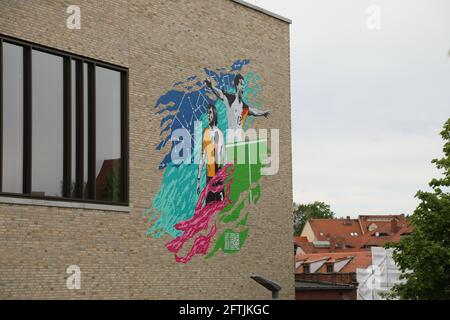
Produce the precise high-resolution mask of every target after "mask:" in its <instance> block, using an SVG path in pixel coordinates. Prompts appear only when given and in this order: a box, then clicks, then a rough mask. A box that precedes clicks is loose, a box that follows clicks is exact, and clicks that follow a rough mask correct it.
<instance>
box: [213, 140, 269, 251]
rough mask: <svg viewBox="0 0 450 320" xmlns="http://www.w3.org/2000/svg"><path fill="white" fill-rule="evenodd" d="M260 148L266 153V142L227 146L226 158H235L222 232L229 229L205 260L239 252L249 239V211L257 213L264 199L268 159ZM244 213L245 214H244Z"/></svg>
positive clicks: (221, 224) (222, 213) (221, 221)
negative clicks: (263, 171) (263, 172)
mask: <svg viewBox="0 0 450 320" xmlns="http://www.w3.org/2000/svg"><path fill="white" fill-rule="evenodd" d="M260 148H265V149H264V150H267V141H265V140H260V141H249V142H246V143H237V144H235V145H228V146H227V159H231V158H234V159H235V169H234V173H233V177H232V178H233V184H232V187H231V191H230V193H231V194H230V200H231V201H232V203H231V204H230V205H228V206H227V207H225V209H224V210H222V212H220V215H219V229H220V228H221V227H222V226H226V229H225V231H223V232H222V233H221V234H220V235H219V236H218V238H217V241H216V243H215V245H214V248H213V249H212V251H211V252H210V253H209V254H208V255H207V256H206V258H211V257H213V256H214V255H215V254H216V253H217V252H218V251H222V252H224V253H226V254H233V253H237V252H239V251H240V250H241V248H242V247H243V245H244V243H245V241H246V239H247V237H248V233H249V230H248V228H246V226H247V221H248V217H249V211H254V210H252V209H253V207H254V206H255V205H256V204H257V202H258V201H259V199H260V197H261V187H260V185H259V182H260V179H261V168H262V167H263V165H262V163H263V162H264V160H265V159H260V157H259V149H260ZM242 158H243V159H242ZM238 160H244V161H243V163H242V164H241V163H237V161H238ZM239 162H240V161H239ZM244 209H246V210H244ZM243 212H246V213H245V215H244V214H243Z"/></svg>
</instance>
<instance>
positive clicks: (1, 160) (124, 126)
mask: <svg viewBox="0 0 450 320" xmlns="http://www.w3.org/2000/svg"><path fill="white" fill-rule="evenodd" d="M127 104H128V71H127V70H126V69H124V68H122V67H117V66H112V65H109V64H106V63H103V62H99V61H95V60H91V59H86V58H83V57H79V56H75V55H71V54H67V53H64V52H59V51H57V50H53V49H49V48H44V47H42V46H38V45H34V44H31V43H27V42H24V41H20V40H16V39H11V38H9V37H4V36H1V35H0V194H1V195H8V196H20V197H32V198H41V199H48V200H52V199H56V200H61V199H62V200H68V201H85V202H98V203H111V204H117V205H126V204H128V105H127Z"/></svg>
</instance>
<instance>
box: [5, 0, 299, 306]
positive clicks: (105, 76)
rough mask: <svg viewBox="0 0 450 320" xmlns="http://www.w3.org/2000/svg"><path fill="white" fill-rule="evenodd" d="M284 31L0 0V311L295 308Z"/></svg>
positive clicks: (240, 8)
mask: <svg viewBox="0 0 450 320" xmlns="http://www.w3.org/2000/svg"><path fill="white" fill-rule="evenodd" d="M289 23H290V21H289V20H287V19H285V18H282V17H279V16H277V15H274V14H272V13H270V12H267V11H265V10H262V9H260V8H257V7H255V6H252V5H250V4H247V3H245V2H242V1H230V0H214V1H208V0H172V1H167V0H165V1H162V0H154V1H143V0H138V1H127V0H108V1H87V0H81V1H78V2H77V5H76V6H70V5H69V4H68V3H67V2H66V1H59V0H55V1H37V0H36V1H35V0H31V1H29V0H28V1H22V0H14V1H13V0H6V1H3V3H2V6H1V7H0V39H1V46H0V47H1V50H0V58H1V59H0V61H1V64H0V71H1V72H0V74H1V78H0V80H1V81H0V82H1V86H0V87H1V89H0V101H1V103H0V108H1V109H0V110H1V112H0V114H1V118H0V120H1V121H0V122H1V126H0V129H1V130H0V132H1V134H0V141H1V148H0V149H1V152H0V160H1V179H0V180H1V187H0V191H1V192H0V299H14V298H19V299H39V298H42V299H54V298H60V299H90V298H98V299H114V298H119V299H133V298H135V299H182V298H189V299H265V298H270V293H269V292H267V290H266V289H264V288H263V287H261V286H260V285H258V284H257V283H256V282H254V281H253V280H252V279H251V278H250V275H251V274H252V273H257V274H260V275H263V276H265V277H267V278H270V279H271V280H273V281H275V282H277V283H279V284H280V285H281V287H282V290H281V292H280V298H283V299H293V298H294V295H295V289H294V270H293V265H292V229H293V228H292V165H291V128H290V124H291V116H290V110H291V108H290V54H289V50H290V49H289ZM229 129H236V130H235V131H236V132H237V133H236V134H235V136H229V135H228V134H229ZM240 135H242V136H240ZM247 137H248V139H247ZM264 151H267V152H264ZM240 154H241V155H243V159H244V160H243V161H240ZM234 156H235V157H234Z"/></svg>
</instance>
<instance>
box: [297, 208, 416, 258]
mask: <svg viewBox="0 0 450 320" xmlns="http://www.w3.org/2000/svg"><path fill="white" fill-rule="evenodd" d="M309 223H310V225H311V228H312V230H313V232H314V234H315V237H316V240H318V241H329V243H330V245H329V246H320V247H319V246H315V245H314V243H312V242H304V239H302V240H301V241H300V240H299V241H296V243H297V245H298V246H299V247H300V248H301V249H302V250H303V252H304V253H306V254H311V253H327V252H349V251H360V250H368V249H369V248H370V247H371V246H384V245H385V244H386V243H389V242H398V241H400V239H401V238H402V237H403V236H404V235H405V234H410V233H411V232H412V226H411V225H410V223H409V222H408V221H407V220H406V219H405V216H404V215H377V216H359V218H358V219H311V220H310V221H309ZM372 224H375V225H376V229H374V230H372V231H369V229H368V228H369V226H371V225H372ZM363 229H364V230H363ZM356 233H357V234H358V235H357V236H355V234H356Z"/></svg>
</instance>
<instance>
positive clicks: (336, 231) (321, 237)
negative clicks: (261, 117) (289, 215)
mask: <svg viewBox="0 0 450 320" xmlns="http://www.w3.org/2000/svg"><path fill="white" fill-rule="evenodd" d="M411 232H412V227H411V224H410V223H409V221H408V220H407V219H406V218H405V216H404V215H403V214H401V215H376V216H365V215H360V216H359V217H358V218H357V219H350V217H347V218H344V219H311V220H309V221H308V222H307V223H306V225H305V227H304V228H303V231H302V233H301V235H300V236H298V237H294V248H295V281H296V299H298V300H304V299H314V300H320V299H326V300H335V299H337V300H347V299H348V300H355V299H356V297H357V289H358V282H357V277H356V273H357V270H358V269H367V268H368V267H369V266H371V265H372V252H371V248H373V247H383V246H384V245H386V244H387V243H390V242H398V241H400V239H402V237H404V236H408V235H409V234H411Z"/></svg>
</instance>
